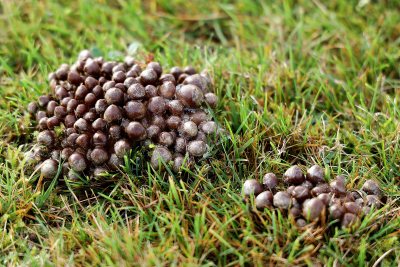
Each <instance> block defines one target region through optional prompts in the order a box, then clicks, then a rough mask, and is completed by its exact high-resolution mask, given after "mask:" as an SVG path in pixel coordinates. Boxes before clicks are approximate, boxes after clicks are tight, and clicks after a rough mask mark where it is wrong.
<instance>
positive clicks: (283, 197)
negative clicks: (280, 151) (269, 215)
mask: <svg viewBox="0 0 400 267" xmlns="http://www.w3.org/2000/svg"><path fill="white" fill-rule="evenodd" d="M324 173H325V172H324V169H323V168H322V167H320V166H318V165H314V166H312V167H311V168H309V169H308V170H307V173H306V174H304V173H303V171H302V170H301V169H300V168H299V167H298V166H292V167H290V168H289V169H288V170H287V171H286V172H285V173H284V174H283V184H284V187H286V188H285V189H283V190H278V186H279V182H278V178H277V176H276V175H275V174H274V173H267V174H265V175H264V177H263V181H262V183H260V182H259V181H258V180H256V179H250V180H246V181H245V182H244V184H243V192H242V193H243V195H244V196H245V197H246V199H248V198H249V197H250V196H251V195H254V197H255V199H254V204H255V206H256V208H257V209H259V210H264V209H273V208H276V209H279V210H281V211H282V212H284V213H285V214H287V215H288V216H290V217H292V218H294V220H295V221H296V225H297V226H299V227H305V226H306V225H307V223H317V224H318V223H319V222H326V221H327V219H330V220H336V221H337V222H338V223H340V224H341V226H342V227H344V228H347V227H351V226H353V225H356V224H357V222H359V221H360V219H361V218H362V217H363V216H364V215H366V214H368V213H369V212H370V211H371V208H380V207H381V206H382V205H383V196H382V191H381V189H380V187H379V185H378V183H377V182H376V181H374V180H367V181H365V183H364V185H363V186H362V188H361V190H348V189H347V188H346V178H345V177H344V176H342V175H339V176H337V177H336V178H335V179H334V180H332V181H330V183H328V182H327V181H326V180H325V174H324Z"/></svg>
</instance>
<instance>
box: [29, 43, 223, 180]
mask: <svg viewBox="0 0 400 267" xmlns="http://www.w3.org/2000/svg"><path fill="white" fill-rule="evenodd" d="M49 83H50V88H51V90H52V92H51V93H50V94H48V95H42V96H40V97H39V99H38V100H37V101H34V102H31V103H30V104H29V105H28V112H29V113H30V114H31V116H32V117H33V119H34V124H35V126H36V129H37V130H38V131H39V133H38V134H37V139H36V141H37V144H36V145H35V146H34V148H33V149H32V151H30V154H29V159H30V160H32V161H33V162H35V163H39V165H38V166H39V168H40V171H41V174H42V175H43V177H45V178H51V177H54V176H55V175H56V174H57V171H58V166H59V165H61V164H62V172H63V173H64V174H66V175H68V176H69V177H70V178H74V177H76V175H81V174H83V175H88V176H96V177H97V176H99V175H101V174H102V173H105V172H109V171H114V170H116V169H117V168H119V167H120V166H121V165H122V164H123V157H124V156H125V155H126V154H127V153H128V152H129V151H130V150H131V149H132V148H135V147H140V146H147V147H148V148H149V149H150V147H152V149H151V152H150V153H149V154H150V155H149V160H150V164H151V166H152V167H153V168H154V169H156V170H157V169H162V168H163V167H164V164H169V165H170V166H171V168H172V169H173V170H174V171H176V172H178V171H180V170H181V167H182V165H183V164H186V165H187V164H189V163H193V162H195V161H196V160H197V159H200V158H202V157H203V156H204V155H205V154H206V153H207V150H208V145H207V140H208V138H209V137H215V136H216V134H217V132H218V131H219V128H218V126H217V124H216V123H215V122H214V121H212V119H211V116H210V114H209V113H208V109H207V108H214V107H215V106H216V105H217V102H218V100H217V96H216V95H215V94H214V93H212V92H210V89H212V82H211V79H210V76H209V75H208V74H207V73H206V72H202V73H197V72H196V70H195V69H194V68H193V67H186V68H183V69H181V68H179V67H173V68H172V69H171V70H170V72H169V73H164V71H163V68H162V66H161V65H160V63H158V62H150V63H148V64H147V65H145V64H140V63H139V62H136V61H135V60H134V59H133V58H131V57H127V58H126V59H125V61H124V62H116V61H105V60H104V59H103V58H101V57H97V58H94V57H93V56H92V55H91V53H90V52H89V51H88V50H84V51H82V52H81V53H80V54H79V57H78V60H77V61H76V62H75V63H74V64H73V65H71V66H69V65H67V64H63V65H61V66H60V67H59V68H58V69H57V70H56V71H55V72H54V73H50V75H49ZM150 144H153V145H152V146H151V145H150Z"/></svg>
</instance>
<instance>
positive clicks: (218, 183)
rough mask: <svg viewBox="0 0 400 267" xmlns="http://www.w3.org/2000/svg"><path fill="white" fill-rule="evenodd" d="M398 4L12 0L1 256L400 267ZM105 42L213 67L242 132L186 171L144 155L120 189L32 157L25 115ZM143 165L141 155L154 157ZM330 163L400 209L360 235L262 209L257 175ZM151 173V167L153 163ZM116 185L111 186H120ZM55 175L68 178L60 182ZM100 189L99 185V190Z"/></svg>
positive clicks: (0, 18)
mask: <svg viewBox="0 0 400 267" xmlns="http://www.w3.org/2000/svg"><path fill="white" fill-rule="evenodd" d="M397 6H398V3H397V1H382V2H374V1H344V0H335V1H329V3H325V2H321V1H291V0H285V1H282V2H279V1H278V2H277V1H250V0H244V1H218V2H206V1H179V0H176V1H166V0H160V1H155V0H150V1H146V2H142V1H136V0H135V1H86V0H80V1H72V2H71V1H69V2H61V3H59V2H56V1H50V0H44V1H26V0H22V1H2V2H0V29H1V30H0V95H1V98H0V110H1V112H0V134H1V136H2V138H1V140H0V142H1V147H0V151H1V152H0V216H1V217H0V227H1V229H2V231H1V233H0V262H1V264H3V265H10V266H13V265H29V266H48V265H56V266H60V265H85V266H92V265H109V266H126V265H137V266H149V265H150V266H152V265H164V266H170V265H173V266H176V265H188V266H197V265H205V266H214V265H218V266H237V265H257V266H259V265H266V264H268V265H307V266H311V265H313V264H326V265H328V266H331V265H343V266H356V265H358V266H366V265H368V266H369V265H373V264H377V265H378V264H381V265H382V266H396V265H397V263H398V262H399V261H400V250H399V249H398V248H399V247H400V242H399V230H398V229H400V216H399V207H400V206H399V197H400V190H399V177H400V165H399V162H400V109H399V101H400V90H399V85H400V72H399V67H398V64H399V57H400V53H399V49H398V45H399V40H400V39H399V38H400V34H399V29H400V28H399V27H400V26H399V25H400V18H399V16H398V12H397V10H398V9H397V8H398V7H397ZM84 48H90V49H91V50H92V51H93V53H95V54H96V55H101V56H104V57H105V58H106V59H116V58H120V57H122V56H123V55H125V54H126V53H130V54H132V55H133V56H135V57H136V58H138V59H139V60H142V61H145V60H146V59H149V58H154V59H155V60H158V61H159V62H160V63H161V64H162V65H163V66H165V67H166V68H168V67H172V66H174V65H181V66H183V65H186V64H191V65H194V66H196V67H197V68H198V69H199V70H200V69H203V68H207V69H208V70H209V71H210V72H211V74H212V76H213V77H214V81H215V88H214V91H215V92H216V94H217V95H218V96H219V98H220V103H219V104H218V108H217V109H216V111H215V113H214V114H213V116H214V117H215V120H217V121H219V122H220V123H221V124H222V125H223V126H224V127H225V129H226V138H225V139H224V140H222V141H221V144H219V145H218V149H217V148H216V149H215V150H213V152H212V153H210V157H209V159H207V160H205V161H204V162H203V164H202V165H199V166H197V167H196V168H195V169H193V170H188V171H187V172H186V174H185V175H173V174H172V173H170V172H166V173H155V172H153V171H152V170H151V169H150V168H149V166H148V165H147V164H144V163H143V162H138V161H137V160H138V157H136V156H134V154H132V156H131V157H127V158H126V159H125V163H126V164H125V165H126V166H125V167H124V169H123V170H121V172H120V174H119V175H118V177H117V179H115V180H114V181H112V182H111V183H109V185H108V186H106V187H104V188H99V187H96V186H95V185H96V182H95V181H89V182H92V183H93V184H94V186H93V188H92V189H91V190H87V191H82V190H80V189H79V188H77V187H76V186H75V185H74V184H73V183H68V181H67V182H66V186H65V187H64V188H60V187H59V186H55V185H54V183H55V182H52V181H43V183H38V181H40V180H39V179H40V178H39V177H38V175H37V174H36V173H34V174H32V175H31V172H30V171H29V170H27V166H26V163H25V162H24V160H23V152H24V151H25V150H26V147H25V146H23V145H22V144H23V143H25V142H27V141H30V140H31V139H32V136H33V133H32V131H33V129H32V128H31V126H30V124H29V116H28V115H27V114H26V112H25V107H26V106H27V104H28V103H29V102H30V101H31V100H32V99H35V98H37V97H38V96H39V95H40V94H42V93H47V92H48V91H49V86H48V84H47V82H46V77H47V74H48V73H49V72H51V71H53V70H55V69H56V68H57V67H58V66H59V65H60V64H61V63H64V62H67V63H71V62H73V60H74V59H75V57H76V56H77V54H78V52H79V51H80V50H82V49H84ZM139 158H140V157H139ZM315 163H317V164H320V165H321V166H324V167H325V170H326V174H327V177H328V178H331V177H333V176H334V175H336V174H344V175H346V176H347V178H348V186H349V187H354V188H359V187H360V186H361V185H362V183H363V182H364V181H365V180H366V179H370V178H373V179H376V180H377V181H378V182H379V183H380V185H381V186H382V188H383V190H384V192H385V194H386V195H387V196H388V205H386V206H385V207H384V208H382V209H380V210H375V211H373V212H372V213H371V214H369V215H368V216H367V217H366V218H365V219H364V220H363V221H362V222H361V223H360V227H358V228H357V229H353V230H343V229H340V228H337V227H334V226H331V227H328V225H326V226H323V227H314V228H313V227H310V228H309V229H307V230H306V231H302V230H299V229H297V228H296V227H295V226H294V224H293V222H292V221H290V220H287V218H285V217H284V216H283V215H282V214H280V213H279V212H277V211H265V212H259V211H254V210H252V209H250V208H249V206H248V205H246V204H245V203H243V202H242V199H241V196H240V190H241V184H242V183H243V181H244V180H245V179H248V178H256V179H260V178H261V177H262V175H263V174H264V173H265V172H269V171H272V172H275V173H277V174H280V173H283V172H284V171H285V169H286V168H287V167H288V166H290V165H291V164H299V165H300V166H301V167H302V168H304V169H305V168H306V167H307V166H310V165H311V164H315ZM138 166H142V168H137V167H138ZM104 179H109V177H104ZM54 181H55V180H54ZM84 182H88V181H84Z"/></svg>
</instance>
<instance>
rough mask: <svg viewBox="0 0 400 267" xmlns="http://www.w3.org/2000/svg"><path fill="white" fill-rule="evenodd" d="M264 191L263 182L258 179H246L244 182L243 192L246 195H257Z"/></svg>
mask: <svg viewBox="0 0 400 267" xmlns="http://www.w3.org/2000/svg"><path fill="white" fill-rule="evenodd" d="M262 191H263V188H262V186H261V184H260V183H259V182H258V181H257V180H256V179H249V180H246V181H245V182H244V184H243V194H244V195H245V196H250V195H255V196H257V195H258V194H260V193H261V192H262Z"/></svg>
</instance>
